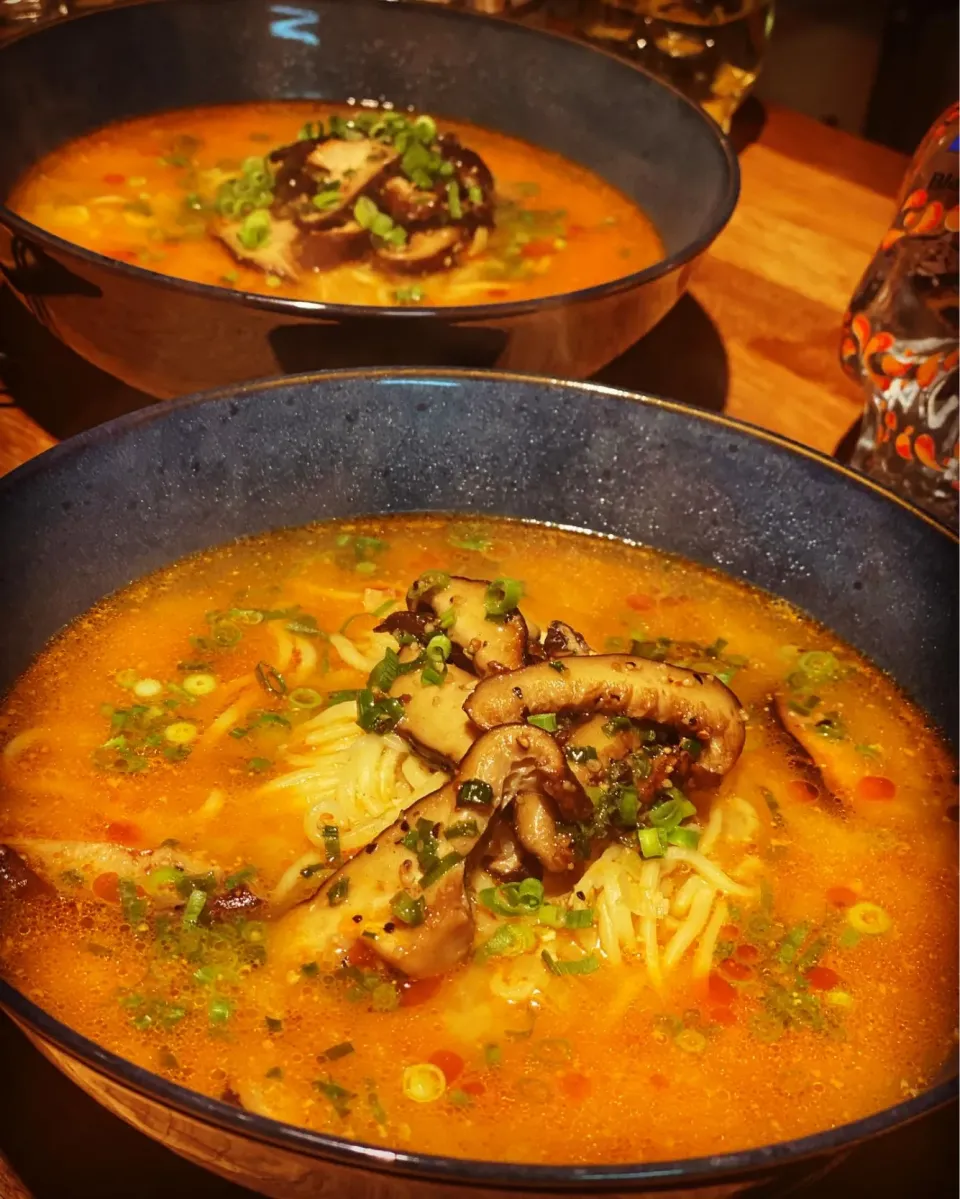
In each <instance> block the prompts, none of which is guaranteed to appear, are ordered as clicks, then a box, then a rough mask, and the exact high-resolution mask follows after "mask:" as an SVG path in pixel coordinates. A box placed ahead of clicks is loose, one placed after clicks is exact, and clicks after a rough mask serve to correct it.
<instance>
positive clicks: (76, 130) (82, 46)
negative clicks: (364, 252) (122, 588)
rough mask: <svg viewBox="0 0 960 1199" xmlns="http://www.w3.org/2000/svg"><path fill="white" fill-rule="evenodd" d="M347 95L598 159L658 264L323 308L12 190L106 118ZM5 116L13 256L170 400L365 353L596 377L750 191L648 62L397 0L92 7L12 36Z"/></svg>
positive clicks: (22, 273)
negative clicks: (476, 296)
mask: <svg viewBox="0 0 960 1199" xmlns="http://www.w3.org/2000/svg"><path fill="white" fill-rule="evenodd" d="M350 97H355V98H357V99H365V98H369V99H377V100H383V99H386V100H389V101H391V102H393V103H394V104H395V105H397V106H398V107H405V106H411V105H412V106H415V107H417V108H419V109H420V110H421V111H428V112H433V113H436V114H437V115H438V116H441V117H450V118H460V119H463V120H468V121H473V122H475V123H477V124H480V125H484V126H487V127H488V128H491V129H496V130H500V131H501V132H504V133H509V134H512V135H514V136H516V137H520V138H523V139H525V140H526V141H529V142H533V143H534V144H536V145H538V146H542V147H544V148H546V149H549V150H554V151H557V152H558V153H560V154H563V155H565V156H566V157H567V158H569V159H572V160H573V161H574V162H579V163H581V164H582V165H584V166H587V167H589V168H591V169H592V170H593V171H595V172H596V173H598V174H599V175H601V176H602V177H603V178H605V179H607V180H609V181H610V182H611V183H613V184H615V185H616V186H617V187H619V188H620V189H621V191H623V192H625V193H626V194H627V195H628V196H630V197H632V198H633V199H635V200H636V201H637V203H638V204H640V206H641V207H642V208H643V209H644V210H645V211H646V212H647V213H648V214H649V215H650V217H651V218H652V220H653V222H654V224H655V225H656V227H657V229H658V230H659V232H660V235H661V238H662V240H663V242H664V245H665V247H666V256H665V257H664V260H663V261H662V262H660V263H657V264H655V265H654V266H651V267H649V268H648V269H646V270H642V271H639V272H637V273H634V274H632V275H627V276H625V277H624V278H622V279H617V280H611V281H610V282H609V283H605V284H603V285H601V286H597V287H592V288H588V289H585V290H582V291H579V292H571V293H568V294H566V295H559V296H548V297H546V298H544V299H539V300H529V301H522V302H514V303H494V304H483V305H471V306H465V307H460V308H434V309H431V308H426V307H417V308H411V307H406V308H404V307H397V308H364V307H361V306H347V305H337V304H313V303H307V302H305V301H298V300H284V299H281V298H279V297H276V296H263V295H251V294H245V293H242V292H237V291H234V290H233V289H231V288H223V287H212V286H207V285H203V284H197V283H187V282H184V281H182V280H176V279H170V278H167V277H166V276H164V275H158V274H155V273H153V272H152V271H148V270H146V269H144V268H142V267H139V266H131V265H129V264H127V263H123V262H116V261H113V260H111V259H107V258H104V257H102V256H100V255H99V254H93V253H91V252H89V251H87V250H82V249H80V248H78V247H77V246H73V245H71V244H70V243H69V242H66V241H63V240H62V239H61V238H58V237H54V236H52V235H50V234H47V233H45V232H43V231H42V230H41V229H39V228H37V226H35V225H33V224H31V223H29V222H27V221H24V220H22V219H21V218H20V217H18V216H16V215H15V214H14V213H13V212H12V211H11V210H10V209H9V208H6V207H4V205H3V200H4V199H5V198H6V197H7V196H8V195H9V194H10V191H11V189H12V188H13V186H14V184H15V183H16V181H17V179H18V178H19V177H20V176H21V175H22V174H23V172H24V171H26V170H27V169H28V168H29V167H30V166H32V165H33V164H34V163H35V162H36V161H37V160H38V159H39V158H41V157H42V156H43V155H45V154H47V153H49V152H50V151H52V150H55V149H57V148H58V147H59V146H61V145H62V144H63V143H64V142H66V141H68V140H70V139H71V138H74V137H77V136H79V135H81V134H84V133H88V132H90V131H92V130H94V129H97V128H100V127H101V126H103V125H107V124H109V123H110V122H112V121H117V120H121V119H124V118H127V117H134V116H143V115H147V114H150V113H156V112H163V111H166V110H167V109H174V108H185V107H190V106H192V105H205V104H228V103H238V102H244V101H261V100H282V99H321V100H332V101H343V100H346V99H348V98H350ZM0 129H2V130H3V136H2V137H0V271H2V273H3V274H4V275H5V276H6V278H7V281H8V282H9V284H10V286H11V287H12V288H13V290H14V292H15V293H16V294H17V295H18V296H19V297H20V298H21V299H22V300H23V301H24V303H25V304H27V306H28V307H29V308H30V310H31V311H32V312H33V313H34V315H35V316H37V317H38V318H39V319H40V320H41V321H42V322H43V323H44V324H46V325H47V326H48V327H49V328H50V329H51V330H52V331H53V332H54V333H55V334H56V336H58V337H59V338H61V339H62V340H63V341H64V342H66V344H67V345H68V346H70V348H71V349H73V350H76V351H77V353H79V354H81V355H82V356H83V357H85V358H87V359H89V361H91V362H93V363H94V364H95V365H96V366H98V367H100V368H101V369H102V370H105V371H107V372H109V373H110V374H113V375H116V376H117V377H119V378H121V379H123V380H124V382H126V383H129V384H130V385H131V386H133V387H137V388H140V389H141V390H142V391H145V392H147V393H148V394H150V395H155V396H160V397H165V396H173V395H183V394H185V393H186V392H192V391H199V390H201V389H203V388H207V387H219V386H223V385H225V384H229V383H239V382H244V381H246V380H249V379H258V378H263V377H265V376H268V375H277V374H289V373H294V372H296V371H305V370H327V369H332V368H336V367H357V366H420V365H422V366H431V367H436V366H460V367H478V368H481V367H499V368H502V369H506V370H516V371H529V372H535V373H537V374H545V375H558V376H562V377H564V378H585V377H586V376H588V375H591V374H593V373H594V372H595V371H597V370H598V369H599V368H600V367H601V366H603V365H604V364H605V363H607V362H610V361H611V360H612V359H613V358H615V357H616V356H617V355H618V354H620V353H622V352H623V351H624V350H625V349H627V348H628V347H629V346H630V345H632V344H633V343H634V342H635V341H636V340H637V339H638V338H639V337H642V336H643V334H645V333H646V332H647V331H648V330H649V329H651V328H652V327H653V326H654V325H655V324H656V322H657V321H658V320H660V318H661V317H662V316H664V315H665V314H666V312H667V311H668V310H669V309H670V308H671V307H672V306H673V304H675V303H676V301H677V299H678V298H679V297H680V296H681V295H682V294H683V291H684V290H685V288H686V286H687V281H688V279H689V277H690V272H691V270H692V269H693V267H694V265H695V263H696V261H697V260H698V259H699V257H700V256H701V255H702V254H703V252H704V251H705V250H706V249H707V247H708V246H709V245H710V243H711V242H712V241H713V240H714V238H715V237H716V236H717V234H718V233H719V232H720V230H721V229H722V228H723V226H724V225H725V224H726V223H727V221H728V220H729V218H730V214H731V213H732V211H733V207H734V204H735V203H736V198H737V192H738V188H739V172H738V168H737V162H736V158H735V157H734V155H733V152H732V151H731V149H730V146H729V144H728V142H727V141H726V139H725V138H724V136H723V134H722V133H721V132H720V130H719V128H718V127H717V126H716V125H715V124H714V122H713V121H712V120H711V119H710V118H709V117H708V116H706V115H705V114H704V113H703V112H701V111H700V109H699V108H697V107H696V105H694V104H692V103H691V102H690V101H688V100H686V99H685V98H684V97H683V96H681V95H680V94H679V92H675V91H673V90H672V89H671V88H669V87H668V86H667V85H666V84H663V83H660V82H658V81H657V80H655V79H654V78H653V77H652V76H650V75H647V74H645V73H644V72H643V71H640V70H638V69H636V68H635V67H632V66H631V65H630V64H628V63H626V62H623V61H622V60H620V59H617V58H614V57H612V56H611V55H608V54H604V53H603V52H601V51H599V50H593V49H590V48H589V47H587V46H584V45H581V44H579V43H577V42H574V41H572V40H568V39H566V38H563V37H559V36H555V35H552V34H548V33H542V32H539V31H537V30H533V29H527V28H524V27H522V26H520V25H516V24H512V23H509V22H506V21H501V20H498V19H495V18H491V17H480V16H475V15H473V14H470V13H463V12H455V11H451V10H450V9H448V8H445V7H442V6H439V5H436V4H432V5H424V4H406V3H396V2H393V0H391V2H386V0H301V2H299V3H296V4H293V5H290V4H272V3H269V0H163V2H162V3H156V2H151V3H137V4H119V5H112V6H111V7H110V8H109V9H102V10H100V11H98V12H92V13H87V14H85V15H82V16H80V17H77V18H75V19H71V20H68V21H64V22H60V23H57V24H54V25H51V26H49V27H47V28H43V29H40V30H38V31H36V32H33V33H28V34H26V35H25V36H22V37H19V38H16V39H14V40H13V41H11V42H10V43H9V44H6V45H4V46H2V47H0ZM556 206H557V207H562V197H558V198H557V205H556Z"/></svg>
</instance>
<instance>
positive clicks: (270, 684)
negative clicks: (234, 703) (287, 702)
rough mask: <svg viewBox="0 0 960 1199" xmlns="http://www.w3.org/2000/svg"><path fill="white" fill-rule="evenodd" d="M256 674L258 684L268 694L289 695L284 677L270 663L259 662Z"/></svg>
mask: <svg viewBox="0 0 960 1199" xmlns="http://www.w3.org/2000/svg"><path fill="white" fill-rule="evenodd" d="M254 674H255V675H256V676H257V682H258V683H259V684H260V686H261V687H262V688H263V689H264V691H266V692H267V693H268V694H270V695H286V694H287V684H286V683H285V682H284V681H283V675H282V674H281V673H280V671H279V670H277V669H276V668H275V667H273V666H271V665H270V663H269V662H258V663H257V665H256V668H255V669H254Z"/></svg>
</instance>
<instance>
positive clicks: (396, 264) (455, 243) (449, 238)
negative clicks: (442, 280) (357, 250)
mask: <svg viewBox="0 0 960 1199" xmlns="http://www.w3.org/2000/svg"><path fill="white" fill-rule="evenodd" d="M470 240H471V238H470V237H468V235H467V232H466V231H465V230H464V229H462V228H460V226H458V225H442V226H440V227H439V228H437V229H423V230H420V231H418V232H415V233H412V234H411V235H410V237H409V238H408V239H407V241H406V242H405V243H404V244H403V245H402V246H388V245H383V246H378V247H377V249H376V250H375V251H374V259H375V260H376V261H377V262H378V263H380V264H381V266H385V267H388V268H389V269H390V270H392V271H396V272H398V273H400V274H404V275H426V274H429V273H430V272H432V271H443V270H448V269H449V268H450V267H452V266H455V265H456V263H457V259H458V257H459V255H460V254H461V253H462V252H463V250H464V249H465V248H466V246H467V244H468V242H469V241H470Z"/></svg>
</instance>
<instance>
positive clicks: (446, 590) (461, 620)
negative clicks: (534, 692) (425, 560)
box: [408, 575, 528, 728]
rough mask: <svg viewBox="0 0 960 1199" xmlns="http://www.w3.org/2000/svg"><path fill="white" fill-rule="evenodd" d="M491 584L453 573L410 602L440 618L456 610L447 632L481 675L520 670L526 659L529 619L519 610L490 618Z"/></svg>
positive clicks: (413, 608) (409, 603)
mask: <svg viewBox="0 0 960 1199" xmlns="http://www.w3.org/2000/svg"><path fill="white" fill-rule="evenodd" d="M489 586H490V584H489V583H488V582H487V581H486V579H464V578H461V577H460V576H458V575H454V576H453V577H452V578H451V579H449V580H448V581H447V582H446V583H444V584H441V585H438V586H436V587H433V588H431V589H430V590H429V591H426V592H424V593H423V594H421V595H419V596H418V597H417V598H415V599H413V600H410V601H408V606H409V607H410V608H411V610H416V609H418V608H420V609H422V608H424V607H426V608H428V609H429V610H430V611H431V612H432V613H433V614H434V615H435V616H438V617H440V616H444V615H445V614H446V613H447V612H448V610H449V609H450V608H453V609H454V612H455V614H456V620H455V621H454V623H453V626H452V627H451V628H450V629H448V630H447V635H448V636H449V638H450V640H451V641H452V642H453V643H454V645H456V646H457V647H458V648H459V650H460V656H461V658H462V659H463V661H462V662H461V665H465V666H467V667H470V668H472V669H473V670H475V671H476V673H477V674H478V675H479V676H480V677H481V678H483V677H485V676H486V675H488V674H495V673H497V672H503V671H506V670H517V669H519V668H520V667H521V666H523V665H524V664H525V663H526V661H527V638H528V634H527V622H526V621H525V620H524V618H523V615H522V613H521V612H520V610H519V609H514V611H513V612H510V613H508V614H507V615H506V616H504V617H503V618H502V619H499V620H489V619H488V618H487V609H486V597H487V588H488V587H489ZM497 723H498V724H508V723H510V722H509V721H498V722H497ZM485 727H487V728H489V727H491V726H490V725H487V726H485Z"/></svg>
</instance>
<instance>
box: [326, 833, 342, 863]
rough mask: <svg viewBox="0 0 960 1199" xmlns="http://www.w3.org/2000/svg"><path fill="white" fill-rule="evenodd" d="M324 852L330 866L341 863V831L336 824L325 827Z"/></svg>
mask: <svg viewBox="0 0 960 1199" xmlns="http://www.w3.org/2000/svg"><path fill="white" fill-rule="evenodd" d="M322 837H323V852H324V856H325V857H326V859H327V862H328V864H330V865H333V864H334V863H335V862H339V861H340V830H339V828H337V826H336V825H335V824H325V825H324V826H323V833H322Z"/></svg>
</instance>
